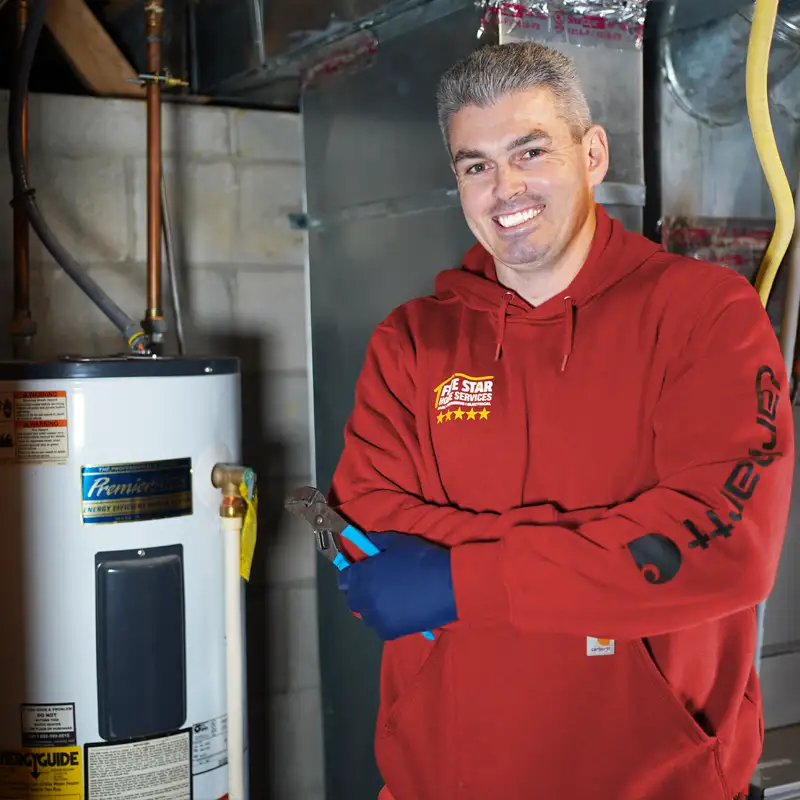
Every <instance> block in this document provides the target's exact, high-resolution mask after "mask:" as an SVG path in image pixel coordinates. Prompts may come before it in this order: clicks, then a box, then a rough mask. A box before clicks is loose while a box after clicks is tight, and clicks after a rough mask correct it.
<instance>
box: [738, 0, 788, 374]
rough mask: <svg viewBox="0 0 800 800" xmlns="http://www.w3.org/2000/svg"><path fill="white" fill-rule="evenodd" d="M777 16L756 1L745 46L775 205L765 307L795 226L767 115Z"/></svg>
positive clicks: (756, 137)
mask: <svg viewBox="0 0 800 800" xmlns="http://www.w3.org/2000/svg"><path fill="white" fill-rule="evenodd" d="M777 15H778V0H756V2H755V8H754V10H753V22H752V27H751V30H750V39H749V42H748V45H747V68H746V81H747V83H746V93H747V115H748V117H749V118H750V130H751V131H752V133H753V141H754V142H755V146H756V152H757V153H758V160H759V161H760V162H761V169H762V170H763V171H764V177H765V178H766V179H767V185H768V186H769V190H770V194H771V195H772V202H773V204H774V205H775V230H774V231H773V233H772V238H771V239H770V242H769V246H768V247H767V251H766V253H764V258H763V260H762V262H761V267H760V268H759V270H758V275H757V276H756V289H757V290H758V294H759V297H760V298H761V302H762V303H763V305H764V307H765V308H766V305H767V301H768V300H769V294H770V292H771V291H772V285H773V283H774V282H775V276H776V274H777V272H778V267H779V266H780V264H781V260H782V259H783V257H784V255H785V254H786V251H787V249H788V248H789V243H790V242H791V239H792V231H793V229H794V198H793V197H792V190H791V188H790V186H789V181H788V180H787V179H786V173H785V172H784V169H783V164H782V163H781V157H780V153H779V152H778V145H777V144H776V142H775V134H774V131H773V130H772V122H771V120H770V114H769V95H768V87H767V75H768V73H767V70H768V67H769V51H770V45H771V44H772V32H773V30H774V28H775V18H776V17H777ZM790 369H791V367H790Z"/></svg>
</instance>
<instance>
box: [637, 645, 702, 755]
mask: <svg viewBox="0 0 800 800" xmlns="http://www.w3.org/2000/svg"><path fill="white" fill-rule="evenodd" d="M630 645H631V647H632V648H633V650H634V652H635V654H636V656H638V659H639V663H640V664H641V665H642V669H643V671H644V672H645V673H647V676H648V678H649V680H650V681H651V683H652V687H653V694H654V697H655V698H660V701H661V704H662V705H663V707H664V709H665V712H666V713H668V714H669V715H670V717H671V718H673V719H674V720H675V722H676V724H677V725H678V726H680V727H681V728H682V729H683V730H684V731H685V732H686V734H687V736H688V737H689V739H690V740H691V741H692V742H695V743H696V744H709V743H710V742H713V741H714V740H715V738H716V737H714V736H711V735H709V734H708V733H707V732H706V731H704V730H703V728H702V727H701V726H700V724H699V723H698V722H697V720H696V719H695V718H694V717H693V716H692V715H691V713H690V712H689V709H688V708H686V706H685V705H684V704H683V703H682V702H681V699H680V698H679V697H678V695H677V694H676V693H675V691H674V689H673V688H672V686H670V684H669V681H667V679H666V677H665V676H664V674H663V673H662V672H661V670H660V669H659V666H658V664H656V662H655V659H654V658H653V656H652V654H651V653H650V649H649V648H648V646H647V644H646V643H645V641H644V640H643V639H634V640H633V641H631V643H630Z"/></svg>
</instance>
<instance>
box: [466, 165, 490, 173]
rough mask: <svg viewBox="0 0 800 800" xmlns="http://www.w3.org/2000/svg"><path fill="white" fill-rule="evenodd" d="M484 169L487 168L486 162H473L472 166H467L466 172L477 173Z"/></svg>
mask: <svg viewBox="0 0 800 800" xmlns="http://www.w3.org/2000/svg"><path fill="white" fill-rule="evenodd" d="M484 169H486V165H485V164H473V165H472V166H471V167H468V168H467V171H466V174H467V175H477V174H478V173H479V172H483V170H484Z"/></svg>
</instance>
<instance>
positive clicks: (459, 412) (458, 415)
mask: <svg viewBox="0 0 800 800" xmlns="http://www.w3.org/2000/svg"><path fill="white" fill-rule="evenodd" d="M453 416H454V417H455V418H456V419H463V418H464V412H463V410H462V409H460V408H459V409H458V410H457V411H455V412H454V413H453Z"/></svg>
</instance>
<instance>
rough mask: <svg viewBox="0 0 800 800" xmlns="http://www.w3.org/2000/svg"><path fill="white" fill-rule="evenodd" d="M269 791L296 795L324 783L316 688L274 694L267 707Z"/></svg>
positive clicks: (318, 787) (320, 725)
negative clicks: (269, 766)
mask: <svg viewBox="0 0 800 800" xmlns="http://www.w3.org/2000/svg"><path fill="white" fill-rule="evenodd" d="M269 727H270V736H269V739H270V753H269V763H270V765H271V770H270V771H271V773H272V775H271V777H272V784H273V785H272V787H271V789H272V791H273V793H274V794H273V795H270V796H274V795H277V796H279V797H282V796H286V797H296V796H298V795H299V793H301V792H308V791H319V790H320V788H321V787H322V786H323V785H324V769H323V759H324V755H323V744H322V710H321V698H320V690H319V689H306V690H303V691H299V692H290V693H289V694H284V695H279V696H277V697H273V698H272V699H271V701H270V711H269Z"/></svg>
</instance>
